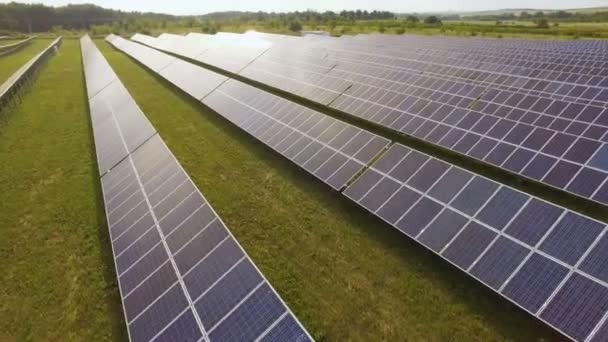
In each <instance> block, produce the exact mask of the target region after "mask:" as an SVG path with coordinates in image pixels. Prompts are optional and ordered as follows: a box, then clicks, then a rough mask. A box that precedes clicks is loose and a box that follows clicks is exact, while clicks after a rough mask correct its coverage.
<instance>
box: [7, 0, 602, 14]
mask: <svg viewBox="0 0 608 342" xmlns="http://www.w3.org/2000/svg"><path fill="white" fill-rule="evenodd" d="M10 1H11V0H8V1H7V0H0V3H3V2H10ZM17 1H19V0H17ZM25 2H33V3H44V4H46V5H53V6H58V5H66V4H68V3H94V4H97V5H99V6H103V7H108V8H114V9H121V10H134V11H150V12H161V13H170V14H204V13H209V12H215V11H227V10H238V11H258V10H260V11H275V12H286V11H296V10H300V11H301V10H306V9H314V10H317V11H325V10H333V11H339V10H342V9H367V10H374V9H382V10H388V11H393V12H408V13H409V12H437V11H442V12H443V11H475V10H489V9H503V8H542V9H549V8H556V9H557V8H562V9H563V8H579V7H596V6H608V0H456V1H450V0H373V1H372V0H348V1H346V0H306V1H304V0H202V1H201V0H149V1H143V0H136V1H135V0H131V1H126V0H88V1H87V0H85V1H67V0H39V1H25Z"/></svg>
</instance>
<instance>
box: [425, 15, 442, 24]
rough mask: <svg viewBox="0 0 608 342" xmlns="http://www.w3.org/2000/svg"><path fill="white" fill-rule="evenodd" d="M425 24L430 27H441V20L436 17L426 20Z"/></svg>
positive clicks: (432, 16)
mask: <svg viewBox="0 0 608 342" xmlns="http://www.w3.org/2000/svg"><path fill="white" fill-rule="evenodd" d="M424 23H425V24H428V25H441V20H439V18H437V17H436V16H434V15H431V16H429V17H426V18H424Z"/></svg>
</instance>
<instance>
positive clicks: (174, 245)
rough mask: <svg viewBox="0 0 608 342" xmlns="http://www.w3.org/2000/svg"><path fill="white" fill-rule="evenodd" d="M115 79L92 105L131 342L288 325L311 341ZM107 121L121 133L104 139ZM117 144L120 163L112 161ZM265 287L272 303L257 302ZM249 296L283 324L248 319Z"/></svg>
mask: <svg viewBox="0 0 608 342" xmlns="http://www.w3.org/2000/svg"><path fill="white" fill-rule="evenodd" d="M111 40H112V41H113V42H115V43H117V44H119V43H120V40H119V39H117V38H116V37H111ZM82 41H83V44H82V49H83V56H91V55H92V56H96V57H95V58H96V59H95V60H94V61H93V63H89V62H90V59H87V58H84V66H85V68H84V69H85V75H87V77H85V79H87V82H88V81H89V80H91V81H92V82H93V85H96V84H98V83H99V82H98V81H95V77H97V76H98V73H95V72H92V73H89V72H90V71H91V70H95V66H96V65H97V64H99V63H100V60H101V59H100V58H103V56H101V55H100V54H96V53H93V52H91V51H90V50H91V49H93V50H95V51H98V50H97V48H96V47H95V46H94V44H93V43H92V42H91V41H90V39H89V38H88V37H85V38H83V39H82ZM146 58H148V59H147V60H146V63H148V64H151V65H160V64H161V61H162V60H164V57H163V56H159V55H155V54H150V56H149V57H146ZM96 63H97V64H96ZM102 64H103V63H102ZM109 72H112V71H111V69H109ZM112 73H113V72H112ZM100 77H101V76H100ZM112 79H113V80H112V81H111V82H110V83H109V84H108V85H107V86H106V87H104V88H103V89H102V90H100V91H99V92H98V93H97V94H96V95H94V96H92V97H90V99H89V103H90V106H91V107H92V110H91V115H92V121H93V129H94V133H95V145H96V148H97V151H99V152H98V159H99V160H100V166H101V165H102V164H103V165H104V166H107V167H108V169H107V170H105V169H104V171H103V172H101V175H102V176H101V186H102V192H103V198H104V203H105V207H106V216H107V220H108V226H109V231H110V236H111V240H112V249H113V254H114V258H115V262H116V263H115V264H116V271H117V278H118V283H119V287H120V293H121V299H122V302H123V309H124V313H125V321H126V323H127V328H128V332H129V337H130V340H132V341H152V340H154V341H173V340H180V341H199V340H200V339H201V338H202V337H203V336H206V339H209V340H215V339H214V338H212V337H211V336H210V334H211V333H212V332H214V328H215V326H216V325H219V324H220V322H221V326H222V329H226V330H230V331H231V332H232V333H233V334H238V335H239V336H247V337H248V338H251V339H252V340H253V339H255V338H262V337H264V336H265V332H266V331H267V330H268V331H271V330H272V329H273V328H274V327H276V326H277V325H278V324H279V323H280V322H281V320H282V319H285V317H290V318H291V319H292V320H293V321H294V322H295V324H296V325H297V326H298V327H299V330H295V328H293V331H298V332H299V334H298V335H297V337H298V338H300V339H301V340H304V341H308V340H311V338H310V336H309V335H308V334H307V333H306V331H305V330H304V329H303V328H302V327H301V325H299V323H298V322H297V320H296V319H295V317H294V316H293V315H292V313H291V311H289V309H288V308H287V307H286V306H285V304H284V303H283V301H282V300H281V299H280V298H279V296H278V294H277V293H276V292H275V291H274V290H273V289H272V287H271V286H270V284H268V282H267V281H266V279H265V278H264V277H263V275H262V274H261V273H260V272H259V270H258V269H257V268H256V267H255V266H254V264H253V262H252V261H251V260H250V259H249V257H248V256H247V255H246V254H245V253H244V251H243V250H242V248H241V247H240V246H239V245H238V243H237V242H236V240H235V239H234V237H233V236H232V235H231V234H230V232H229V231H228V229H227V227H226V226H225V225H224V223H223V222H222V221H221V219H220V218H219V217H218V216H217V214H216V213H215V212H214V211H213V209H211V206H210V205H209V203H207V201H206V200H205V198H204V197H203V195H202V194H201V193H200V191H198V189H197V188H196V186H195V185H194V183H193V182H192V181H191V180H190V178H189V177H188V175H187V174H186V173H185V171H184V170H183V168H182V167H181V165H179V163H178V162H177V160H176V159H175V157H174V156H173V154H172V153H171V152H170V151H169V149H168V148H167V146H166V145H165V143H164V142H163V141H162V139H161V138H160V137H159V136H158V135H157V134H156V133H155V132H154V130H153V128H152V126H151V125H150V123H149V122H148V120H147V118H146V117H145V115H144V114H143V113H142V112H141V111H140V110H139V107H137V105H136V104H135V102H134V101H133V99H132V98H131V97H130V95H129V94H128V92H127V91H126V89H125V88H124V86H122V84H120V81H119V80H118V78H116V77H115V76H114V77H113V78H112ZM88 89H93V87H90V88H88ZM100 103H101V104H103V106H102V108H101V109H99V108H97V106H98V105H99V104H100ZM94 106H95V110H93V107H94ZM108 108H109V110H108ZM97 121H101V122H113V123H115V124H114V125H113V126H110V127H111V128H112V129H110V130H107V131H104V130H100V129H99V126H98V125H97ZM102 127H103V126H102ZM149 134H151V136H147V135H149ZM112 139H116V141H117V142H118V145H115V144H113V140H112ZM107 144H109V145H110V147H113V148H115V149H117V151H119V152H120V153H114V154H116V155H120V156H121V158H120V159H111V158H108V159H104V158H106V156H108V154H107V153H106V154H104V153H105V152H104V151H105V150H104V149H105V148H107V147H108V146H106V145H107ZM110 161H111V162H110ZM114 162H115V163H116V164H113V163H114ZM262 288H263V289H264V295H263V296H256V294H257V293H258V292H259V291H260V289H262ZM248 297H250V298H257V302H256V305H257V306H259V307H272V311H273V315H269V316H267V319H266V320H260V319H258V317H256V316H252V315H242V314H240V313H242V310H244V309H245V307H244V306H243V305H245V304H246V303H247V302H246V301H245V302H242V299H244V298H248ZM235 315H239V316H238V317H236V316H235ZM232 323H238V325H237V326H233V325H232ZM217 331H220V329H217ZM213 336H218V335H213ZM220 340H223V339H220Z"/></svg>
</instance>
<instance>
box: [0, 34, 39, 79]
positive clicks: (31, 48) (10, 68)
mask: <svg viewBox="0 0 608 342" xmlns="http://www.w3.org/2000/svg"><path fill="white" fill-rule="evenodd" d="M2 42H4V41H0V45H3V44H2ZM50 43H51V40H49V39H34V41H33V42H31V43H30V44H29V45H28V46H26V47H24V48H22V49H20V50H18V51H15V52H13V53H11V54H8V55H6V56H0V84H1V83H3V82H4V81H6V79H7V78H9V77H10V76H11V75H12V74H13V73H14V72H15V71H17V70H18V69H19V68H20V67H21V66H22V65H23V64H24V63H25V62H27V61H28V60H30V59H31V58H32V57H34V56H36V54H37V53H39V52H40V51H42V50H44V48H45V47H47V46H48V45H49V44H50Z"/></svg>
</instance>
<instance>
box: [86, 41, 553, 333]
mask: <svg viewBox="0 0 608 342" xmlns="http://www.w3.org/2000/svg"><path fill="white" fill-rule="evenodd" d="M96 44H97V45H98V46H99V47H100V49H101V51H102V53H103V54H104V55H105V56H106V58H108V60H109V62H110V64H111V65H112V67H113V68H114V70H115V71H116V73H117V75H118V76H119V78H120V79H121V81H122V82H123V83H124V84H125V86H126V87H127V88H128V89H129V91H130V93H131V95H132V96H133V97H134V99H135V100H136V102H137V103H138V104H139V105H140V107H141V108H142V110H143V111H144V112H145V113H146V115H147V116H148V118H149V119H150V120H151V121H152V123H153V125H154V126H155V128H156V129H157V130H158V132H159V133H160V135H161V136H162V137H163V139H164V140H165V141H166V142H167V144H168V145H169V147H170V148H171V149H172V151H173V152H174V154H175V155H176V157H177V158H178V159H179V161H180V162H181V163H182V165H184V167H185V168H186V170H187V171H188V172H189V174H190V175H191V176H192V178H193V180H194V181H195V182H196V183H197V185H198V186H199V187H200V189H201V190H202V191H203V192H204V193H205V196H206V197H207V199H208V200H209V201H210V203H211V204H212V205H213V207H214V208H215V209H216V210H217V211H218V213H219V215H220V216H221V217H222V218H223V219H224V220H225V221H226V223H227V225H228V227H229V228H230V229H231V230H232V231H233V232H234V234H235V236H236V238H237V239H238V240H239V241H240V242H241V243H242V245H243V247H244V248H245V249H246V250H247V252H248V253H249V254H250V255H251V257H252V258H253V259H254V261H255V262H256V263H257V264H258V265H259V266H260V268H261V270H262V272H264V274H265V275H266V276H267V277H268V278H269V280H270V282H272V284H273V285H274V286H275V287H276V289H277V290H278V291H279V293H280V294H281V296H282V297H283V298H284V299H285V300H286V302H287V303H288V305H289V306H290V307H291V308H292V309H293V311H294V313H295V314H296V315H297V316H298V317H299V318H300V319H301V320H302V322H303V324H304V325H305V326H306V327H307V328H308V329H309V331H310V332H311V333H312V334H313V336H314V337H315V338H317V339H319V340H327V341H343V340H356V341H358V340H361V341H370V340H371V341H375V340H390V341H404V340H414V341H415V340H430V341H446V340H460V341H497V340H498V341H501V340H514V341H521V340H526V341H531V340H540V339H543V338H544V339H548V340H551V341H553V340H559V339H560V338H561V337H560V336H559V335H558V334H557V333H556V332H554V331H553V330H551V329H549V328H547V327H546V326H544V325H542V324H541V323H540V322H539V321H537V320H535V319H534V318H533V317H531V316H530V315H528V314H526V313H524V312H523V311H521V310H519V309H518V308H516V307H515V306H513V305H511V304H509V303H507V302H506V301H505V300H504V299H502V298H500V297H499V296H498V295H495V294H493V293H492V292H491V291H490V290H488V289H486V288H485V287H484V286H483V285H481V284H479V283H477V282H476V281H474V280H472V279H471V278H469V277H468V276H466V275H465V274H464V273H462V272H461V271H458V270H456V269H454V268H453V267H451V266H450V265H448V264H447V263H446V262H443V261H441V260H440V259H439V258H438V257H436V256H435V255H433V254H432V253H429V252H427V251H426V250H424V248H422V247H420V246H419V245H417V244H416V243H415V242H413V241H411V240H410V239H408V238H406V237H405V236H403V235H402V234H401V233H399V232H397V231H395V230H393V229H391V228H390V227H389V226H388V225H386V224H384V223H382V222H380V221H379V220H377V219H375V218H373V217H372V216H371V215H368V214H366V213H365V211H364V210H362V209H360V208H359V207H357V206H356V205H354V204H353V203H351V202H350V201H348V200H347V199H346V198H344V197H343V196H342V195H340V194H338V193H336V192H333V191H330V190H329V187H327V186H326V185H325V184H322V183H321V182H319V181H317V180H316V179H314V178H313V177H312V176H308V175H307V174H306V173H305V172H303V171H301V170H299V169H298V168H297V167H296V166H295V165H294V164H292V163H291V162H290V161H287V160H286V159H283V158H282V157H281V156H279V155H278V154H277V153H276V152H274V151H272V150H270V149H269V148H267V147H265V146H263V145H262V144H260V143H258V142H257V141H256V140H255V139H253V138H251V137H249V136H248V135H247V134H246V133H244V132H243V131H241V130H240V129H239V128H237V127H235V126H233V125H231V124H230V123H228V122H227V121H226V120H224V119H223V118H221V117H219V116H218V115H217V114H215V113H214V112H212V111H210V110H208V109H207V108H205V107H204V106H203V105H202V104H200V103H198V102H197V101H195V100H193V99H192V98H191V97H189V96H188V95H186V94H184V93H182V92H181V91H179V90H178V89H176V88H175V87H173V86H171V85H170V84H169V83H167V82H166V81H164V80H162V79H160V78H159V77H157V76H155V75H153V74H152V73H150V72H148V71H147V70H146V69H145V68H144V67H142V66H141V65H139V64H138V63H136V62H135V61H133V60H132V59H130V58H129V57H127V56H126V55H125V54H122V53H121V52H119V51H117V50H115V49H113V48H112V47H111V46H110V45H109V44H107V43H106V42H104V41H101V40H97V41H96Z"/></svg>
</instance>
